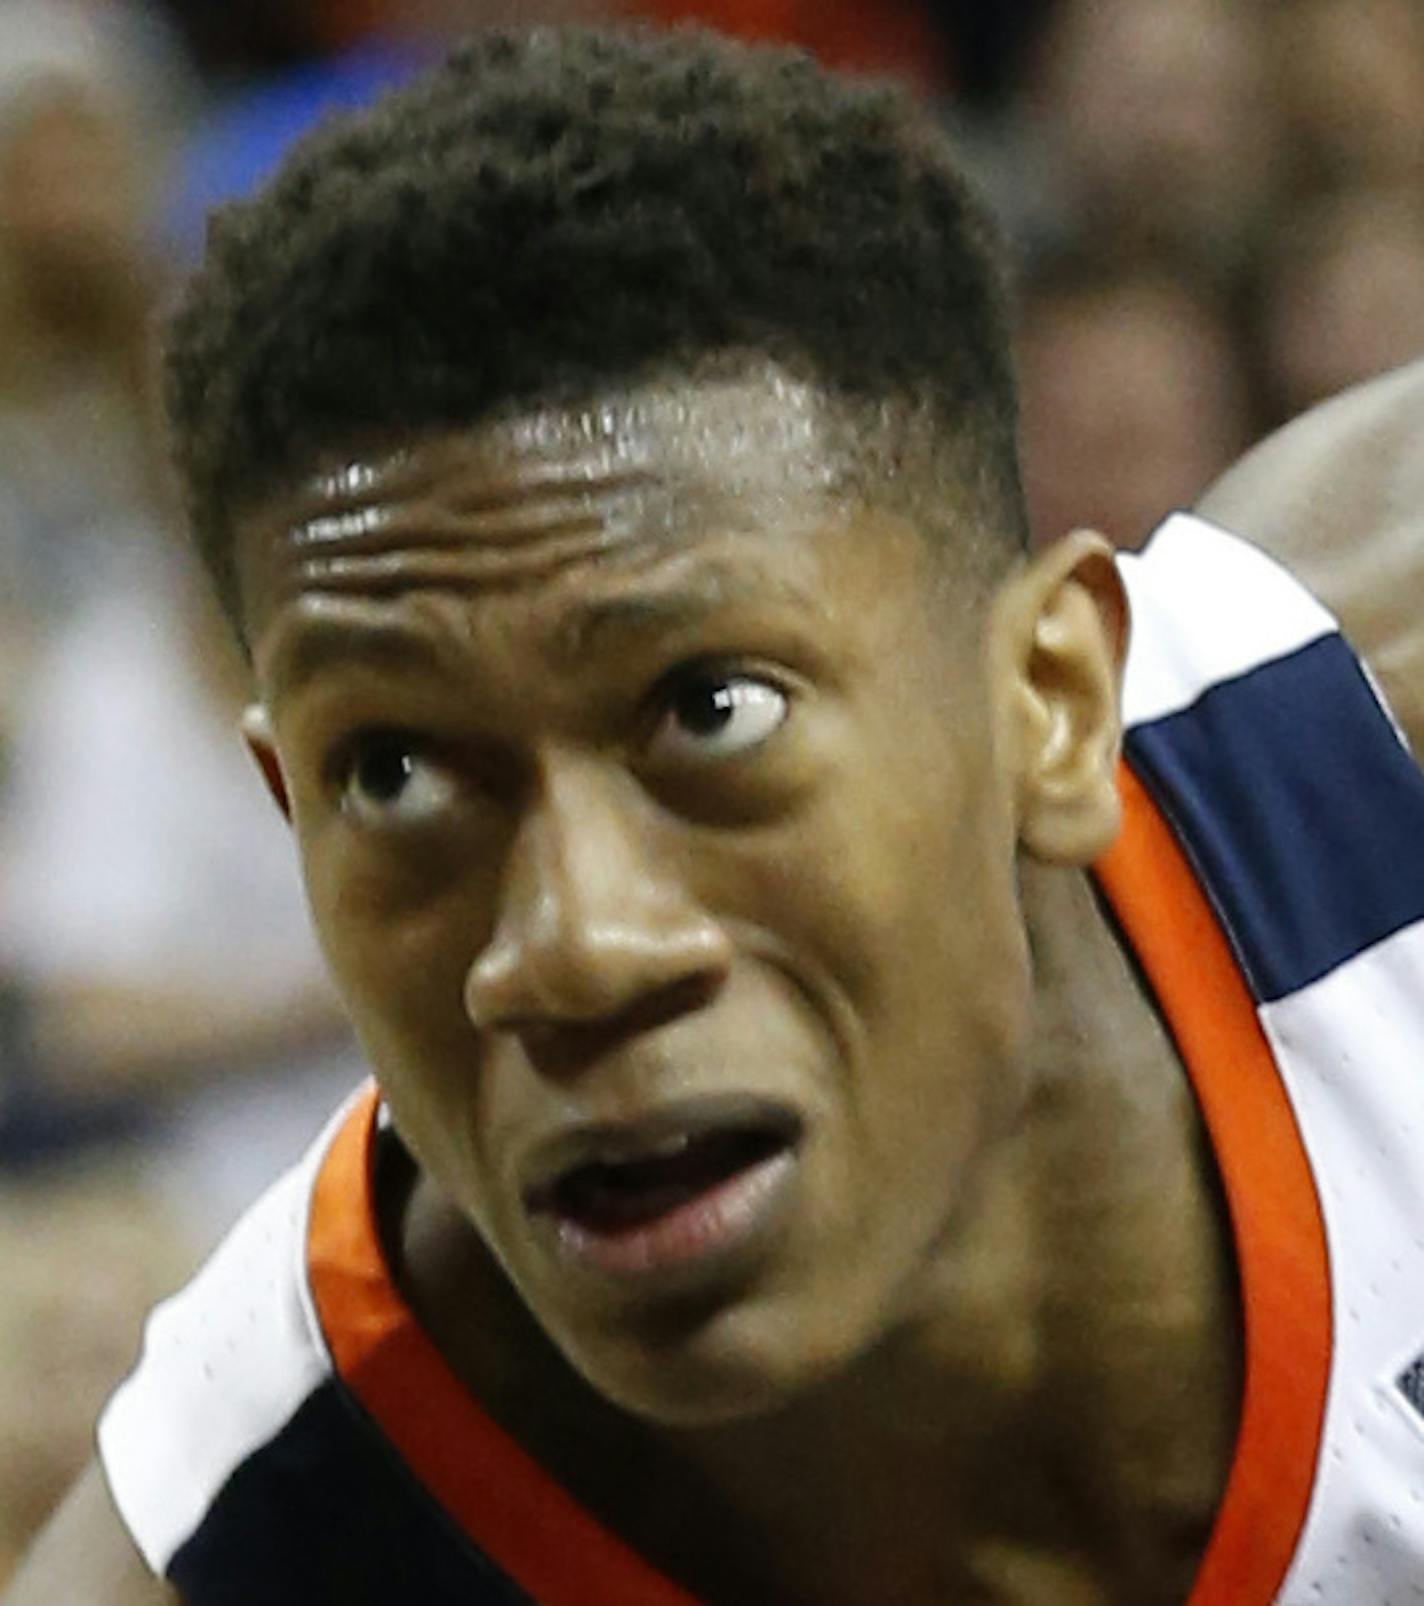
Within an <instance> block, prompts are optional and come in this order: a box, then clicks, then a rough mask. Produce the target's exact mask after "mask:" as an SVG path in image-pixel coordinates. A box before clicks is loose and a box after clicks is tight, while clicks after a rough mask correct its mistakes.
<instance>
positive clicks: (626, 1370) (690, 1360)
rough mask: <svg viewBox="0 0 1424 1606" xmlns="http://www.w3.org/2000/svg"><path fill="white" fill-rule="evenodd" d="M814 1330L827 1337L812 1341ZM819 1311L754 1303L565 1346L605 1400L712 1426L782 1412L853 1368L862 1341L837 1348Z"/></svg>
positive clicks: (665, 1419) (674, 1422)
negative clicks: (798, 1313) (795, 1311)
mask: <svg viewBox="0 0 1424 1606" xmlns="http://www.w3.org/2000/svg"><path fill="white" fill-rule="evenodd" d="M811 1334H815V1335H816V1337H817V1338H818V1339H819V1342H808V1335H811ZM826 1337H827V1335H826V1333H825V1332H824V1331H822V1332H821V1333H819V1334H816V1329H815V1325H814V1319H813V1318H809V1317H806V1318H803V1319H802V1320H800V1321H797V1320H795V1319H793V1318H792V1317H791V1316H790V1315H789V1313H787V1312H785V1311H772V1310H767V1309H764V1308H763V1309H758V1308H756V1307H755V1306H753V1305H741V1306H734V1307H731V1308H726V1307H724V1308H722V1309H721V1310H718V1311H716V1312H715V1313H712V1314H703V1315H702V1317H701V1318H700V1319H693V1320H689V1319H688V1317H687V1316H686V1315H684V1317H683V1319H682V1320H681V1321H680V1322H677V1321H673V1320H668V1321H666V1322H665V1323H659V1324H657V1326H656V1327H653V1328H652V1330H649V1327H648V1326H644V1327H642V1328H641V1329H640V1330H639V1331H637V1332H636V1333H634V1332H627V1333H624V1334H621V1335H619V1338H618V1340H617V1341H614V1342H610V1338H611V1335H609V1334H608V1333H606V1332H605V1333H602V1334H600V1335H599V1339H598V1342H597V1343H594V1344H589V1345H588V1346H582V1345H577V1344H572V1345H568V1346H561V1347H563V1348H564V1354H565V1356H566V1358H567V1359H568V1361H569V1362H570V1364H571V1365H572V1366H573V1367H574V1368H575V1370H577V1371H578V1372H579V1373H580V1374H581V1375H582V1376H583V1378H584V1379H585V1381H586V1382H588V1384H589V1385H590V1386H591V1387H592V1388H593V1389H595V1390H596V1391H597V1392H598V1393H599V1394H601V1395H602V1396H603V1397H604V1398H605V1399H607V1400H608V1401H610V1402H611V1403H612V1404H614V1405H616V1406H618V1407H619V1408H620V1409H622V1410H624V1411H627V1412H628V1413H629V1414H630V1415H633V1416H638V1417H642V1418H643V1419H645V1420H646V1421H649V1422H652V1423H655V1424H657V1425H658V1426H660V1427H667V1428H684V1429H695V1428H710V1427H717V1426H722V1425H725V1424H728V1423H733V1422H741V1421H748V1420H751V1419H753V1418H756V1417H764V1416H770V1415H773V1414H775V1413H776V1412H778V1411H781V1410H783V1409H785V1408H787V1407H788V1406H790V1405H792V1404H793V1403H795V1402H796V1401H797V1400H798V1399H800V1398H802V1397H804V1396H805V1395H807V1394H809V1393H811V1392H812V1391H814V1390H815V1389H816V1388H817V1387H818V1386H820V1385H822V1384H823V1383H825V1382H826V1381H827V1380H828V1379H830V1378H833V1377H835V1376H836V1375H838V1374H840V1373H842V1372H844V1371H846V1370H849V1369H850V1368H851V1367H852V1366H853V1365H854V1363H855V1361H856V1359H857V1358H858V1357H859V1354H860V1351H859V1349H858V1348H857V1347H855V1346H850V1345H847V1346H845V1347H844V1348H842V1347H841V1346H836V1347H835V1348H834V1349H832V1348H831V1347H829V1346H828V1345H827V1343H826V1342H825V1340H826Z"/></svg>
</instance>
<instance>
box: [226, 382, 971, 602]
mask: <svg viewBox="0 0 1424 1606" xmlns="http://www.w3.org/2000/svg"><path fill="white" fill-rule="evenodd" d="M936 443H937V438H936V436H935V433H934V431H933V430H932V429H929V428H928V427H926V426H925V424H924V421H923V419H916V418H915V417H914V416H913V415H911V414H910V412H909V410H908V409H907V408H904V407H902V406H899V405H890V404H882V405H877V406H873V407H872V406H870V405H868V404H866V405H861V406H850V405H848V404H846V403H845V402H843V401H842V400H841V399H839V398H835V397H828V396H827V395H826V394H825V392H824V391H823V390H822V389H821V388H820V387H819V386H817V385H814V384H809V383H806V382H803V381H800V380H797V379H795V378H793V377H791V376H789V375H787V374H786V373H784V372H783V371H782V370H780V369H778V368H776V367H775V366H774V365H771V364H767V363H764V362H763V363H756V364H747V365H745V368H744V371H743V372H742V373H741V374H740V375H739V376H735V377H734V376H733V375H732V373H730V372H728V371H725V370H724V371H723V372H722V374H721V375H720V376H717V377H714V376H710V375H709V376H706V377H703V378H698V379H691V378H686V377H680V376H677V375H671V374H670V375H667V376H665V377H663V378H661V379H659V380H657V381H655V382H650V383H648V384H645V385H641V386H637V387H634V388H632V389H628V390H616V391H610V392H609V393H607V394H606V395H604V396H603V397H601V398H597V399H592V400H590V401H588V402H587V403H585V404H580V405H577V406H570V407H562V408H561V407H544V408H532V409H529V410H524V411H514V412H511V413H509V414H508V415H507V416H505V417H502V418H499V419H495V420H491V421H489V422H487V423H484V424H481V425H476V426H473V427H471V428H466V429H459V430H449V431H436V432H432V433H430V434H428V435H425V436H420V435H412V436H411V437H409V438H408V439H407V440H406V441H405V442H404V443H402V444H400V445H395V446H392V445H389V444H387V445H386V446H384V447H383V448H381V449H373V450H370V451H366V452H362V453H337V454H335V455H334V456H332V457H330V458H329V459H327V460H326V461H324V462H323V463H321V464H320V465H319V466H318V467H316V468H315V469H314V470H313V471H312V472H310V473H307V474H303V475H300V476H295V477H294V480H293V483H292V484H290V485H289V486H287V487H285V488H279V489H277V490H275V491H274V492H273V493H272V494H271V495H270V496H268V497H266V498H264V499H263V500H262V502H261V503H260V504H259V505H257V506H256V507H255V508H254V509H253V510H251V512H250V514H249V515H248V516H247V517H246V518H244V519H243V520H242V521H241V522H242V527H243V532H244V534H243V537H242V539H241V540H240V541H239V543H238V548H239V549H238V553H237V556H238V560H239V569H240V591H241V595H242V598H243V613H244V617H245V618H246V620H247V621H248V622H249V623H250V622H251V621H252V619H253V618H254V617H255V616H256V615H259V614H263V613H265V612H266V611H267V610H268V609H269V608H270V606H272V605H273V603H274V602H276V601H277V600H278V598H277V596H276V594H275V593H274V591H273V585H274V578H273V577H274V575H276V574H279V573H280V574H281V575H282V576H283V579H282V580H281V582H280V584H279V589H281V588H284V587H287V586H290V585H292V584H313V583H320V584H330V585H334V586H335V588H336V589H341V588H342V587H343V586H345V585H346V584H348V583H351V584H354V583H356V581H357V573H356V571H357V569H358V568H359V569H361V571H362V572H363V573H365V574H368V575H374V572H375V569H377V568H379V567H380V566H381V564H383V563H386V564H387V565H388V566H389V567H390V568H391V569H392V575H394V572H395V570H396V569H397V568H400V569H401V571H402V573H406V572H407V569H406V568H405V567H404V566H405V565H406V563H407V560H408V558H409V556H410V552H411V551H412V549H416V548H418V549H421V550H423V551H425V552H426V553H428V554H430V555H431V556H432V557H433V559H434V567H433V568H432V569H431V571H430V573H431V576H432V578H436V577H438V576H439V575H440V574H441V573H444V572H445V565H446V559H445V558H444V557H442V556H441V554H442V552H444V553H453V552H454V550H455V549H456V548H458V547H461V546H463V547H465V548H467V549H469V548H470V547H471V544H472V543H473V545H474V546H475V547H479V548H482V549H483V552H484V557H483V559H482V560H481V562H482V563H483V564H484V565H485V566H486V568H487V569H488V570H489V573H490V575H491V576H493V575H494V573H495V572H496V571H498V570H499V568H500V565H501V564H502V563H503V562H505V558H504V556H503V555H502V554H503V553H504V552H505V551H506V550H507V551H508V552H509V556H510V558H511V560H512V561H513V563H514V566H515V567H517V566H519V564H521V563H522V562H524V561H525V558H526V557H527V554H525V555H523V556H518V557H516V556H515V555H514V551H513V549H514V548H516V547H519V546H521V545H527V544H528V541H529V537H530V535H531V534H533V533H535V532H539V533H540V534H541V536H542V538H543V539H544V540H546V541H548V542H551V543H552V544H553V545H554V546H558V545H560V544H561V543H565V544H566V543H568V542H570V541H582V540H584V539H585V538H587V536H588V535H589V534H590V532H593V531H597V532H598V541H599V543H601V544H602V545H605V546H609V545H613V544H626V543H627V542H629V541H630V540H631V541H633V542H634V543H635V544H642V545H646V544H648V543H650V542H651V543H653V544H656V545H662V544H673V545H677V544H681V543H682V542H683V541H685V540H686V539H688V538H689V537H691V536H695V535H697V534H698V533H704V534H705V533H707V532H708V531H711V530H721V531H732V530H744V531H745V530H749V529H751V530H756V531H758V532H760V533H764V534H770V533H772V532H786V531H789V530H792V529H795V528H798V527H800V526H801V525H803V524H804V522H805V520H806V518H807V516H808V514H809V515H810V516H811V517H812V518H813V519H814V520H821V519H824V518H827V517H830V518H836V517H837V516H838V515H839V514H840V513H842V512H847V511H850V510H852V509H854V508H867V507H878V508H880V509H882V510H883V511H886V512H894V513H898V514H901V515H906V516H908V517H909V518H910V519H911V520H912V521H913V522H915V523H917V524H919V525H920V526H921V528H922V529H923V530H924V532H925V533H927V534H930V533H933V534H934V535H936V536H942V533H943V532H942V528H941V526H947V525H952V524H953V523H954V518H955V513H956V511H960V512H962V511H963V508H962V504H963V502H964V500H965V498H964V493H963V490H962V488H961V487H960V485H959V484H958V482H957V479H956V477H955V471H954V470H953V469H951V470H950V471H949V472H948V475H946V472H945V471H944V469H943V466H942V465H941V464H938V463H937V462H936V460H935V459H936V450H935V448H936ZM957 546H958V549H960V551H961V554H962V555H965V556H971V557H972V556H976V555H978V554H976V553H975V550H974V548H975V542H974V540H973V539H972V538H971V537H969V536H963V537H962V538H961V540H960V541H959V542H958V543H957ZM392 583H394V580H392Z"/></svg>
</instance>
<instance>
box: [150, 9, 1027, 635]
mask: <svg viewBox="0 0 1424 1606" xmlns="http://www.w3.org/2000/svg"><path fill="white" fill-rule="evenodd" d="M741 352H745V353H749V354H754V355H758V356H763V357H765V358H768V359H770V360H771V361H774V362H776V363H779V364H781V365H782V366H784V367H785V368H786V369H788V370H789V371H791V372H792V373H793V374H795V375H797V376H798V377H800V378H803V379H806V380H810V381H813V382H815V383H816V384H818V385H820V386H821V387H822V388H823V389H825V390H826V391H827V392H828V393H829V394H831V395H832V396H835V397H840V398H847V399H850V400H853V401H859V400H869V401H872V402H881V403H883V402H884V401H886V400H894V399H905V400H908V401H910V402H912V403H913V404H914V405H915V407H916V409H917V410H918V411H919V412H920V413H921V414H924V413H927V414H928V416H929V418H930V420H931V422H932V425H933V426H934V429H935V432H936V434H937V435H939V436H942V437H943V438H944V439H946V440H947V441H948V442H949V443H950V444H951V446H952V448H953V450H954V451H955V452H956V453H958V459H957V461H958V462H959V468H960V470H962V477H963V478H964V481H965V484H966V486H967V487H968V491H969V494H970V495H971V496H972V497H973V498H975V499H977V505H976V506H973V507H972V508H971V509H970V511H971V515H972V516H973V517H977V518H978V519H979V520H981V521H983V520H985V519H987V520H989V521H990V522H993V523H995V524H997V526H998V527H999V528H998V529H997V530H996V531H995V532H994V535H995V538H996V539H995V545H996V546H997V545H1000V544H1001V543H999V542H998V540H997V536H998V535H999V534H1001V533H1002V534H1003V536H1004V537H1005V542H1004V543H1003V544H1004V545H1007V547H1008V548H1009V550H1010V551H1012V552H1013V554H1014V555H1017V551H1018V549H1019V548H1020V546H1021V544H1022V543H1023V541H1024V539H1025V533H1024V531H1025V520H1024V517H1023V512H1022V494H1021V491H1020V489H1019V476H1018V461H1017V447H1016V432H1017V411H1016V400H1015V392H1014V381H1013V374H1012V359H1011V355H1010V342H1009V336H1008V320H1007V313H1006V309H1005V297H1004V293H1003V287H1002V280H1001V274H1000V270H999V266H998V257H997V236H996V234H995V231H994V229H993V226H992V224H991V223H990V221H989V219H988V218H987V216H986V214H985V213H984V211H983V210H982V209H981V207H980V205H979V204H978V202H977V200H976V199H975V198H974V197H973V196H972V195H971V193H970V192H969V190H968V188H967V186H966V184H965V182H964V180H963V178H962V176H961V174H960V173H959V171H958V169H957V166H956V164H955V162H954V161H953V159H952V157H951V155H950V153H949V150H948V147H947V144H946V141H945V140H944V138H943V137H942V135H941V134H940V132H939V130H938V129H937V128H936V126H935V125H934V123H933V120H932V118H931V117H930V114H929V113H928V112H927V111H925V110H923V109H922V108H921V107H919V106H918V105H916V104H915V103H914V102H913V101H912V100H911V99H910V98H909V96H907V95H906V94H904V93H903V92H901V91H899V90H897V89H894V88H891V87H889V86H888V85H885V84H880V83H873V82H870V81H865V80H853V79H849V78H840V77H837V76H834V75H832V74H830V73H828V72H826V71H824V70H823V69H821V68H820V67H818V66H817V65H816V64H815V63H814V62H813V61H812V60H811V59H810V58H808V57H806V56H804V55H802V54H801V53H799V52H795V51H791V50H785V49H780V48H772V47H766V46H755V47H754V46H749V45H744V44H738V43H734V42H733V41H731V40H729V39H725V38H722V37H721V36H719V35H717V34H714V33H711V32H709V31H707V30H705V29H698V28H679V29H673V30H668V31H660V30H656V29H652V28H646V27H644V28H627V29H569V30H547V29H541V30H534V31H531V32H527V33H511V32H493V31H492V32H485V33H482V34H479V35H477V36H475V37H474V38H472V39H470V40H469V41H468V42H466V43H465V44H464V45H463V46H462V47H461V48H459V49H457V50H456V51H455V52H454V53H453V54H452V55H451V56H450V57H449V58H448V60H446V61H445V62H444V64H443V65H442V66H440V67H438V68H437V69H435V70H434V71H432V72H430V73H429V74H428V75H426V76H425V77H423V78H421V79H418V80H417V81H415V82H413V83H412V84H410V85H409V86H407V87H405V88H403V89H401V90H398V91H396V92H395V93H393V94H391V95H388V96H387V97H386V98H385V99H384V100H382V101H380V102H378V103H377V104H376V105H375V106H374V107H371V108H369V109H366V110H364V111H361V112H358V113H354V114H348V115H346V116H343V117H341V118H339V119H336V120H333V121H332V122H330V123H329V124H327V125H326V126H324V127H322V128H320V129H319V130H317V131H316V132H315V133H314V134H312V135H310V136H309V137H308V138H307V139H306V140H305V141H303V142H302V143H301V144H300V145H299V146H298V147H297V148H296V149H295V150H294V152H293V153H292V154H291V155H290V156H289V157H288V159H287V161H286V162H285V164H284V165H283V166H282V168H281V169H280V170H279V172H278V174H277V176H276V177H275V179H274V180H273V181H272V182H271V183H270V184H269V186H268V187H267V188H266V190H265V191H264V192H262V193H260V194H259V195H258V196H257V197H256V198H255V199H253V200H250V201H246V202H241V203H236V204H232V205H229V206H228V207H226V208H224V209H222V210H221V211H220V212H219V213H217V214H216V215H215V216H214V218H213V219H212V221H211V223H210V227H209V237H208V246H207V254H206V258H205V261H204V264H203V266H202V268H201V269H200V270H199V272H198V273H197V274H196V275H195V276H194V278H193V279H192V281H191V282H190V283H189V285H188V287H187V289H186V292H185V294H184V295H183V297H182V299H181V302H180V304H179V306H178V308H177V310H176V312H175V314H174V316H173V318H172V320H171V322H170V325H169V330H168V341H167V351H166V362H165V398H166V405H167V410H168V416H169V421H170V425H171V429H172V436H173V445H174V454H175V460H176V463H177V467H178V470H179V475H180V478H181V480H182V483H183V486H184V490H185V493H186V497H187V502H188V510H189V516H190V520H191V524H192V527H193V532H194V535H195V538H196V540H197V542H198V546H199V549H200V551H201V553H202V555H203V557H204V559H205V561H206V563H207V565H208V567H209V569H210V571H211V572H212V574H213V576H214V579H215V580H216V582H217V585H218V589H219V592H220V594H221V596H222V598H223V601H224V603H225V605H226V607H227V609H228V611H229V613H230V615H231V616H232V617H233V619H234V621H235V622H236V623H237V624H238V627H239V630H241V599H240V597H239V595H238V586H237V580H236V566H235V561H234V554H233V540H234V535H233V519H234V514H235V513H237V512H238V511H240V509H241V508H242V507H243V506H244V505H245V504H248V503H251V502H254V501H257V500H260V499H261V498H262V497H263V496H264V495H267V494H269V493H270V492H272V491H274V490H276V489H279V488H281V487H282V486H283V485H284V484H285V483H286V482H288V481H290V480H291V479H292V478H293V477H294V476H295V475H297V474H300V473H305V472H308V471H310V470H312V469H314V468H315V467H316V466H317V465H318V462H319V460H320V459H321V458H322V457H323V456H324V454H327V453H330V452H335V451H338V450H342V449H345V448H349V447H351V446H352V445H354V444H356V443H358V442H361V441H364V440H368V439H380V438H382V437H385V438H390V437H392V436H401V435H406V434H409V433H414V432H427V431H433V430H436V429H442V428H448V427H460V426H466V425H473V424H476V423H478V422H480V421H481V420H483V419H485V418H488V417H490V416H493V415H494V414H495V413H497V412H498V411H499V410H501V409H503V408H505V407H508V406H509V405H511V404H522V403H536V402H537V403H541V404H542V403H547V402H551V401H552V402H564V401H567V402H570V403H572V402H574V401H577V400H581V399H587V398H588V397H589V396H590V395H591V393H593V392H595V391H597V390H598V389H600V388H602V387H606V386H607V385H608V384H610V383H614V382H623V381H633V380H639V379H643V378H651V377H653V376H654V375H656V374H657V373H658V372H660V371H666V370H668V369H671V368H677V367H680V366H684V365H686V366H687V367H689V368H695V366H696V365H697V364H698V363H699V362H701V361H705V360H707V359H709V358H716V357H719V356H722V355H727V354H731V355H735V354H737V353H741ZM959 512H960V515H961V516H962V514H963V512H964V509H960V510H959Z"/></svg>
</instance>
